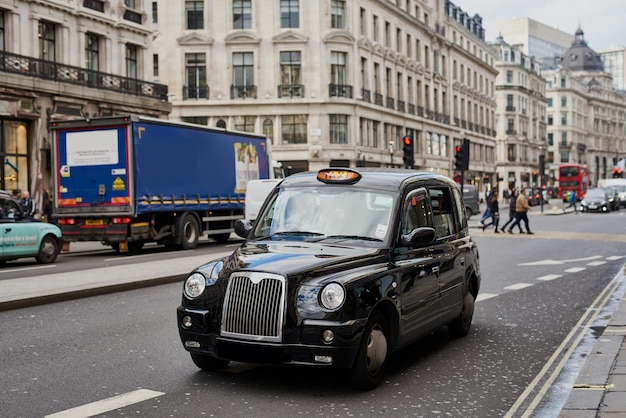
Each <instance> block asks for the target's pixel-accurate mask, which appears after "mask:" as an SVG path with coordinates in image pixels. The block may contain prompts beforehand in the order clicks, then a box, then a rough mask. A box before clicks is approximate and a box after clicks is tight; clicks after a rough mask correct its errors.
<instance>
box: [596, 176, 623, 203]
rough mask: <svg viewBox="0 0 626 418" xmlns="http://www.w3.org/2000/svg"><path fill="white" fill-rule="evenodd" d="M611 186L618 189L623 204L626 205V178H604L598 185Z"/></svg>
mask: <svg viewBox="0 0 626 418" xmlns="http://www.w3.org/2000/svg"><path fill="white" fill-rule="evenodd" d="M609 186H610V187H615V188H616V189H617V191H618V192H619V200H620V202H621V206H626V179H602V180H599V181H598V187H609Z"/></svg>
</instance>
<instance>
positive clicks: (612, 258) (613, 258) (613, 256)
mask: <svg viewBox="0 0 626 418" xmlns="http://www.w3.org/2000/svg"><path fill="white" fill-rule="evenodd" d="M621 258H624V256H623V255H612V256H610V257H607V258H606V259H607V260H610V261H615V260H619V259H621Z"/></svg>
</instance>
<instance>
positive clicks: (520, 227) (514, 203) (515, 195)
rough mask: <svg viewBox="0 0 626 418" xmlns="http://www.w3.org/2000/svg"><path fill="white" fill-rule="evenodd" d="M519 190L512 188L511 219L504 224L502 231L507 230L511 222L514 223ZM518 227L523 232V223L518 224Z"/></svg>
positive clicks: (510, 200) (510, 195)
mask: <svg viewBox="0 0 626 418" xmlns="http://www.w3.org/2000/svg"><path fill="white" fill-rule="evenodd" d="M517 195H518V193H517V190H515V189H513V190H511V193H510V194H509V197H510V199H509V220H508V221H506V223H505V224H504V225H503V226H502V229H501V231H502V232H506V227H507V226H509V224H513V222H515V219H516V215H515V205H516V204H517ZM517 227H518V228H519V232H520V233H521V232H522V226H521V225H519V224H518V225H517Z"/></svg>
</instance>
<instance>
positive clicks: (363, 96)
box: [361, 89, 372, 103]
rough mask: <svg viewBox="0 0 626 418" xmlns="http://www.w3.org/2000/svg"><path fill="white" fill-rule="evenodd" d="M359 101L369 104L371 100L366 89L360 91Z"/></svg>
mask: <svg viewBox="0 0 626 418" xmlns="http://www.w3.org/2000/svg"><path fill="white" fill-rule="evenodd" d="M361 100H363V101H364V102H367V103H369V102H370V101H371V100H372V99H371V93H370V91H369V90H367V89H361Z"/></svg>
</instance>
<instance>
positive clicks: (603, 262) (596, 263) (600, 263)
mask: <svg viewBox="0 0 626 418" xmlns="http://www.w3.org/2000/svg"><path fill="white" fill-rule="evenodd" d="M602 264H606V261H592V262H591V263H587V265H588V266H601V265H602Z"/></svg>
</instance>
